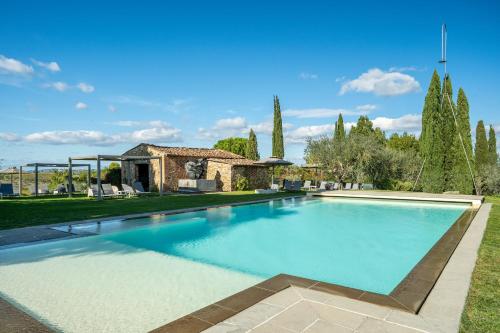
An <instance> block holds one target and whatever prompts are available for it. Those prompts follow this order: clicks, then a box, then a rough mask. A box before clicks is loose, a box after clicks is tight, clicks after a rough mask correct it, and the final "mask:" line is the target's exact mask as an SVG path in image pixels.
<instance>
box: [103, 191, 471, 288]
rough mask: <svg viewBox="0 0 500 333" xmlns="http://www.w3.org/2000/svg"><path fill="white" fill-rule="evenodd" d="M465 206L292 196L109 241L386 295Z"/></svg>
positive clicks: (185, 217) (177, 219)
mask: <svg viewBox="0 0 500 333" xmlns="http://www.w3.org/2000/svg"><path fill="white" fill-rule="evenodd" d="M466 207H467V206H463V205H440V204H418V203H401V202H400V203H397V202H387V201H366V200H356V199H331V198H325V199H305V200H303V199H296V200H293V201H290V200H288V201H286V200H283V201H272V202H270V203H263V204H253V205H243V206H237V207H227V208H218V209H212V210H209V211H206V212H205V211H202V212H195V213H189V214H181V215H177V216H170V217H165V219H167V220H168V221H170V222H171V223H168V224H163V225H158V226H156V227H147V228H141V229H135V230H131V231H128V232H121V233H114V234H110V235H107V236H105V237H106V239H109V240H112V241H113V242H118V243H123V244H126V245H129V246H133V247H137V248H144V249H148V250H153V251H156V252H161V253H167V254H170V255H174V256H176V257H182V258H186V259H189V260H194V261H198V262H202V263H206V264H210V265H215V266H218V267H222V268H227V269H230V270H235V271H239V272H242V273H248V274H252V275H257V276H261V277H263V278H269V277H272V276H274V275H276V274H279V273H287V274H292V275H297V276H302V277H307V278H311V279H315V280H320V281H325V282H330V283H337V284H341V285H344V286H348V287H352V288H358V289H363V290H368V291H372V292H377V293H381V294H389V293H390V292H391V291H392V290H393V289H394V288H395V287H396V285H397V284H398V283H399V282H400V281H401V280H402V279H403V278H404V277H405V276H406V275H407V274H408V273H409V271H410V270H411V269H412V268H413V267H414V266H415V265H416V264H417V263H418V261H419V260H420V259H421V258H422V257H423V256H424V255H425V254H426V253H427V252H428V251H429V249H430V248H431V247H432V246H433V245H434V244H435V243H436V241H437V240H438V239H439V238H441V236H442V235H443V234H444V233H445V232H446V230H448V228H449V227H450V226H451V225H452V224H453V223H454V222H455V221H456V220H457V218H458V217H459V216H460V215H461V214H462V213H463V211H464V210H465V209H466Z"/></svg>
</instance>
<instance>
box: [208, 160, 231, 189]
mask: <svg viewBox="0 0 500 333" xmlns="http://www.w3.org/2000/svg"><path fill="white" fill-rule="evenodd" d="M207 179H215V180H216V181H217V191H232V178H231V165H229V164H227V163H221V162H215V161H208V165H207Z"/></svg>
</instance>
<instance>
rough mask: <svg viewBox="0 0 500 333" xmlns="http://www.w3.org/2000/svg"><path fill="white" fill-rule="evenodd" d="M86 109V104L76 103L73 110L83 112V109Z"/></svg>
mask: <svg viewBox="0 0 500 333" xmlns="http://www.w3.org/2000/svg"><path fill="white" fill-rule="evenodd" d="M88 107H89V106H88V105H87V104H85V103H83V102H78V103H76V104H75V108H76V109H77V110H85V109H87V108H88Z"/></svg>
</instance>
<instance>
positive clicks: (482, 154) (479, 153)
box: [475, 120, 489, 174]
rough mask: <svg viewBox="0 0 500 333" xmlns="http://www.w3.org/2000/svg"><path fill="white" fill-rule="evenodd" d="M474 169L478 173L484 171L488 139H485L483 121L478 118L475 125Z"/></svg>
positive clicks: (486, 162) (486, 163)
mask: <svg viewBox="0 0 500 333" xmlns="http://www.w3.org/2000/svg"><path fill="white" fill-rule="evenodd" d="M475 153H476V156H475V157H476V170H477V171H478V173H479V174H482V172H484V168H485V167H486V166H487V165H488V162H489V160H488V141H487V139H486V130H485V128H484V123H483V121H482V120H480V121H479V122H478V123H477V127H476V149H475Z"/></svg>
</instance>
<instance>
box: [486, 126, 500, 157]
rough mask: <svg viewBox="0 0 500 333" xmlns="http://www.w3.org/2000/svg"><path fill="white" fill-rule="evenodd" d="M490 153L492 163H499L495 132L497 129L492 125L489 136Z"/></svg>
mask: <svg viewBox="0 0 500 333" xmlns="http://www.w3.org/2000/svg"><path fill="white" fill-rule="evenodd" d="M488 155H489V161H490V164H491V165H497V161H498V153H497V137H496V134H495V129H494V128H493V126H492V125H490V133H489V138H488Z"/></svg>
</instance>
